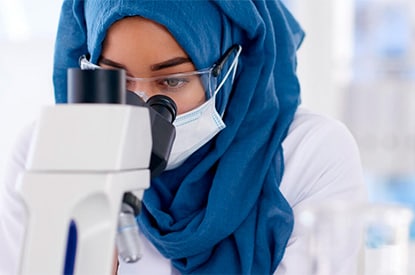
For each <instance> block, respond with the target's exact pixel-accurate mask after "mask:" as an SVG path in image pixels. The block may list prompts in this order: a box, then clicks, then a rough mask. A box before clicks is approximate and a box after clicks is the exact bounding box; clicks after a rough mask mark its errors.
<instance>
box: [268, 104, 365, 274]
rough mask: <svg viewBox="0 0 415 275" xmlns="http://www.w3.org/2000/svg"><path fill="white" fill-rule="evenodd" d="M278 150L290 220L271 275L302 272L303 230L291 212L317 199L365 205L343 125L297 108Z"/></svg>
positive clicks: (360, 175)
mask: <svg viewBox="0 0 415 275" xmlns="http://www.w3.org/2000/svg"><path fill="white" fill-rule="evenodd" d="M283 150H284V164H285V170H284V174H283V178H282V181H281V185H280V189H281V192H282V193H283V194H284V196H285V198H286V199H287V201H288V203H289V204H290V205H291V207H292V209H293V212H294V218H295V222H294V229H293V232H292V234H291V237H290V239H289V241H288V243H287V247H286V250H285V254H284V258H283V260H282V262H281V263H280V265H279V266H278V269H277V270H276V272H275V273H274V274H278V275H294V274H305V273H306V271H305V270H303V268H304V266H303V265H298V263H299V262H306V261H307V259H308V257H309V255H307V254H306V253H305V251H307V245H308V243H307V238H306V234H307V232H308V229H307V228H304V227H303V226H302V225H301V223H298V222H297V218H296V217H297V214H298V213H299V212H300V211H301V210H302V209H303V208H306V207H307V206H309V205H313V204H318V203H321V202H323V201H333V200H347V201H348V203H360V202H362V201H366V200H367V190H366V186H365V184H364V180H363V172H362V167H361V163H360V156H359V150H358V147H357V145H356V142H355V140H354V138H353V136H352V135H351V133H350V132H349V130H348V129H347V127H346V126H345V125H344V124H343V123H341V122H339V121H337V120H335V119H332V118H329V117H327V116H324V115H320V114H316V113H313V112H310V111H307V110H305V109H302V108H300V109H299V110H298V111H297V113H296V115H295V118H294V121H293V123H292V125H291V126H290V129H289V133H288V135H287V137H286V139H285V140H284V142H283ZM355 250H356V249H355V246H354V245H351V246H350V247H348V248H347V249H346V250H343V249H339V253H343V252H341V251H346V252H347V253H352V252H354V251H355ZM345 257H348V256H346V255H340V258H342V259H344V258H345ZM342 265H347V264H345V263H344V262H343V263H342Z"/></svg>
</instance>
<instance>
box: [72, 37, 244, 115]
mask: <svg viewBox="0 0 415 275" xmlns="http://www.w3.org/2000/svg"><path fill="white" fill-rule="evenodd" d="M241 50H242V47H241V46H240V45H233V46H232V47H230V48H229V49H228V50H227V51H226V52H225V54H224V55H222V56H221V57H220V58H219V59H218V61H217V62H215V63H214V64H213V65H212V66H211V67H209V68H206V69H201V70H196V71H190V72H181V73H174V74H166V75H161V76H155V77H131V76H126V88H127V90H129V91H132V92H135V93H137V94H138V95H140V96H142V97H144V99H145V100H146V98H145V97H146V94H147V93H146V91H151V93H152V94H163V95H166V96H169V97H171V98H172V99H173V100H175V101H178V102H180V100H179V98H180V97H188V96H191V93H194V91H195V89H200V88H202V89H204V91H205V93H206V100H207V99H209V98H211V97H212V96H213V95H214V94H215V93H216V92H217V91H218V90H219V89H220V88H221V87H222V85H223V84H224V81H225V80H226V79H227V78H228V76H229V73H231V72H232V71H233V72H234V73H235V71H236V70H235V69H236V66H237V61H238V57H239V55H240V53H241ZM232 56H233V57H234V58H233V61H232V63H231V65H230V66H229V70H228V71H227V74H226V75H225V76H224V77H223V78H222V79H223V81H221V83H219V85H218V84H217V78H218V76H219V75H220V74H221V72H222V69H223V68H224V66H225V65H226V62H227V61H228V59H229V58H230V57H232ZM79 63H80V67H81V69H82V70H95V69H102V67H100V66H98V65H96V64H93V63H91V62H89V61H88V59H87V58H86V56H85V55H83V56H81V58H80V60H79ZM195 107H197V106H195Z"/></svg>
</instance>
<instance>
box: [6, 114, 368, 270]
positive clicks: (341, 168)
mask: <svg viewBox="0 0 415 275" xmlns="http://www.w3.org/2000/svg"><path fill="white" fill-rule="evenodd" d="M32 131H33V127H28V128H27V129H25V131H23V133H22V135H21V137H20V139H19V140H18V141H17V146H16V148H15V150H14V151H13V154H12V156H11V159H10V161H9V163H8V168H7V169H6V177H5V180H4V181H3V183H2V184H1V186H0V274H1V275H2V274H5V275H10V274H16V272H17V269H18V261H19V254H20V250H21V244H22V241H23V237H24V221H25V219H26V215H25V211H24V208H23V205H22V204H21V202H20V200H19V198H18V196H17V194H16V192H15V184H16V179H17V176H18V174H19V173H20V172H22V170H23V168H24V163H25V160H26V156H27V152H28V148H29V145H30V138H31V135H32ZM283 150H284V161H285V172H284V175H283V179H282V182H281V186H280V188H281V191H282V193H283V194H284V196H285V197H286V199H287V201H288V202H289V203H290V205H291V207H292V208H293V210H294V216H295V218H296V214H297V213H298V211H299V210H300V209H302V208H303V207H304V206H306V205H309V204H312V203H313V202H320V201H322V200H327V199H344V200H347V201H348V202H349V203H354V202H356V203H358V202H362V201H365V200H366V197H367V193H366V186H365V184H364V181H363V174H362V168H361V163H360V157H359V152H358V149H357V145H356V143H355V140H354V139H353V137H352V136H351V134H350V133H349V131H348V130H347V128H346V127H345V126H344V125H343V124H342V123H340V122H338V121H336V120H333V119H331V118H328V117H326V116H323V115H319V114H315V113H312V112H310V111H308V110H305V109H303V108H299V110H298V111H297V113H296V116H295V119H294V121H293V123H292V125H291V127H290V129H289V133H288V135H287V137H286V139H285V140H284V142H283ZM295 221H296V222H295V225H294V231H293V233H292V235H291V237H290V239H289V241H288V245H287V248H286V251H285V255H284V258H283V260H282V262H281V264H280V265H279V266H278V268H277V270H276V271H275V274H276V275H303V274H306V273H305V272H306V271H305V270H304V268H305V265H303V264H302V263H304V262H305V261H307V253H306V248H307V247H306V245H307V243H306V241H305V238H304V235H305V234H304V233H305V229H304V227H303V226H302V225H301V224H300V223H298V222H297V219H295ZM141 238H142V250H143V258H142V259H141V260H140V261H139V262H137V263H135V264H124V263H122V262H121V261H120V266H119V274H178V273H177V271H175V270H174V268H173V267H172V265H171V264H170V261H169V260H168V259H165V258H164V257H163V256H162V255H161V254H160V253H159V252H158V251H157V250H156V249H155V248H154V246H153V245H152V244H151V243H150V242H149V241H147V240H146V239H145V238H144V237H143V236H141ZM350 250H351V251H352V252H353V251H356V245H353V244H351V246H350ZM336 258H339V259H341V258H342V255H339V257H336ZM45 264H47V263H45ZM342 265H343V266H344V268H345V269H347V268H349V266H348V263H347V262H346V261H343V262H339V263H338V266H339V268H340V267H341V266H342ZM346 274H347V273H346Z"/></svg>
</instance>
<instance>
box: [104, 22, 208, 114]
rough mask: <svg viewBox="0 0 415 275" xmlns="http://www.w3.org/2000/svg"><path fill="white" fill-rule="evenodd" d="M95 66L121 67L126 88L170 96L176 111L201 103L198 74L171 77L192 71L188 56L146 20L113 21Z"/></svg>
mask: <svg viewBox="0 0 415 275" xmlns="http://www.w3.org/2000/svg"><path fill="white" fill-rule="evenodd" d="M99 65H100V66H101V67H104V68H122V69H125V71H126V73H127V88H128V90H130V91H135V92H137V93H142V92H144V93H145V94H146V96H148V97H151V96H153V95H155V94H164V95H167V96H169V97H171V98H172V99H173V100H174V101H175V102H176V105H177V111H178V113H179V114H181V113H185V112H188V111H190V110H191V109H194V108H196V107H198V106H200V105H201V104H202V103H204V102H205V89H204V87H203V85H202V81H201V78H202V77H201V75H200V74H194V75H186V74H185V75H173V76H172V74H178V73H186V72H192V71H195V67H194V65H193V63H192V62H191V60H190V58H189V56H188V55H187V54H186V53H185V51H184V50H183V49H182V48H181V47H180V46H179V44H178V43H177V42H176V40H175V39H174V38H173V36H172V35H171V34H170V33H169V32H168V31H167V29H166V28H165V27H163V26H162V25H160V24H157V23H155V22H153V21H150V20H148V19H145V18H142V17H128V18H124V19H121V20H119V21H117V22H116V23H114V24H113V25H112V26H111V27H110V29H109V30H108V32H107V36H106V38H105V41H104V44H103V49H102V54H101V57H100V60H99ZM204 76H206V75H204Z"/></svg>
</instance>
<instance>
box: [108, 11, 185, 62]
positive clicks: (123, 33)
mask: <svg viewBox="0 0 415 275" xmlns="http://www.w3.org/2000/svg"><path fill="white" fill-rule="evenodd" d="M103 54H105V55H108V54H110V55H116V56H125V57H129V58H130V59H134V58H135V57H136V56H138V57H139V58H141V59H142V58H147V57H151V58H152V59H153V61H154V62H158V61H159V62H162V61H164V60H166V59H169V58H171V57H172V56H174V57H188V55H187V53H186V52H185V51H184V50H183V48H182V47H181V46H180V45H179V44H178V43H177V41H176V40H175V39H174V37H173V36H172V35H171V34H170V32H169V31H168V30H167V29H166V28H165V27H164V26H162V25H160V24H158V23H156V22H154V21H151V20H148V19H145V18H143V17H127V18H124V19H121V20H119V21H117V22H115V23H114V24H113V25H112V26H111V27H110V28H109V29H108V32H107V35H106V37H105V39H104V43H103Z"/></svg>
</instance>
